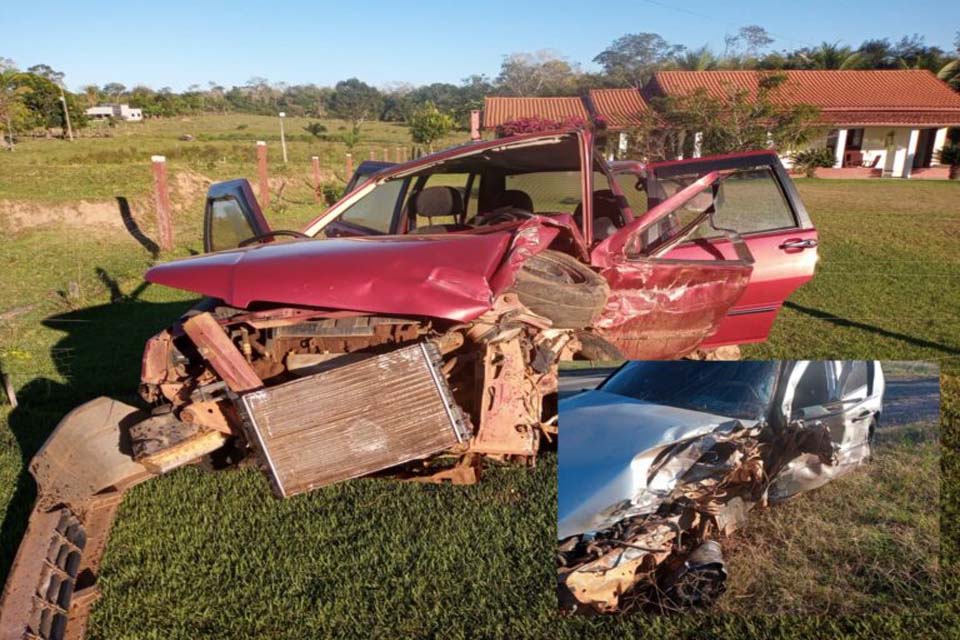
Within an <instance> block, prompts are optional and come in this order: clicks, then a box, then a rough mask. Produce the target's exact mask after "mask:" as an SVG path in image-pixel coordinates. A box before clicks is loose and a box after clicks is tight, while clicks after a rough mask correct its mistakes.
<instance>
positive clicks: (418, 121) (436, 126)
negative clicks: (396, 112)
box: [410, 102, 454, 147]
mask: <svg viewBox="0 0 960 640" xmlns="http://www.w3.org/2000/svg"><path fill="white" fill-rule="evenodd" d="M453 125H454V122H453V118H451V117H450V116H448V115H447V114H445V113H443V112H442V111H440V109H437V107H436V105H434V104H433V103H432V102H427V103H425V104H423V105H421V106H420V107H418V108H417V109H415V110H414V111H413V113H412V114H411V115H410V137H411V138H413V141H414V142H416V143H418V144H425V145H428V146H431V147H432V145H433V143H434V142H435V141H437V140H439V139H440V138H442V137H443V136H445V135H446V134H447V133H449V132H450V130H451V129H453Z"/></svg>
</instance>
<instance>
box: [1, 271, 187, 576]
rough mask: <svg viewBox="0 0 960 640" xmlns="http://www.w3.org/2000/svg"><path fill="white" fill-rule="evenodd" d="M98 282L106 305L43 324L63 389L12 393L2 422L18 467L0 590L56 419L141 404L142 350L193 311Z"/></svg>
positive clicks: (51, 384)
mask: <svg viewBox="0 0 960 640" xmlns="http://www.w3.org/2000/svg"><path fill="white" fill-rule="evenodd" d="M97 274H98V276H99V277H100V278H101V280H104V281H105V282H110V283H112V286H110V287H109V288H110V291H111V299H112V300H113V302H111V303H110V304H105V305H98V306H94V307H88V308H85V309H78V310H75V311H70V312H68V313H62V314H57V315H53V316H50V317H48V318H46V319H44V320H43V322H42V324H43V326H44V327H47V328H49V329H55V330H58V331H63V332H64V334H65V335H64V336H63V337H62V338H61V339H60V340H59V341H58V342H57V343H56V344H55V345H54V346H53V347H52V349H51V355H52V357H53V361H54V363H55V365H56V367H57V370H58V371H59V372H60V374H61V375H62V376H63V378H64V379H65V380H66V381H67V382H66V383H65V384H64V383H61V382H58V381H54V380H51V379H49V378H35V379H34V380H31V381H30V382H29V383H27V385H26V386H24V387H23V388H22V389H21V390H20V391H19V392H18V394H17V399H18V401H19V406H18V407H17V408H16V409H14V410H13V411H12V412H11V413H10V416H9V428H10V432H11V433H12V434H13V437H14V438H15V439H16V441H17V446H18V447H19V449H20V457H21V459H22V467H21V471H20V473H19V475H18V476H17V479H16V486H15V488H14V492H13V496H12V497H11V500H10V502H9V504H8V505H7V510H6V513H5V514H4V516H3V522H2V523H0V584H2V583H3V582H5V581H6V576H7V573H8V572H9V569H10V565H11V563H12V562H13V557H14V555H15V554H16V551H17V547H18V546H19V544H20V540H21V538H22V537H23V534H24V531H25V529H26V526H27V519H28V518H29V516H30V511H31V509H32V508H33V502H34V500H35V498H36V487H35V484H34V481H33V478H31V477H30V474H29V471H28V464H29V462H30V460H31V459H32V458H33V456H34V455H35V454H36V453H37V451H38V450H39V449H40V447H41V446H43V443H44V442H45V441H46V439H47V437H48V436H49V435H50V433H51V432H52V431H53V429H54V428H55V427H56V426H57V423H58V422H59V421H60V420H61V419H62V418H63V416H64V415H66V414H67V413H68V412H69V411H70V410H71V409H73V408H74V407H76V406H77V405H79V404H82V403H84V402H87V401H88V400H92V399H93V398H95V397H97V396H101V395H109V396H113V397H116V398H117V399H120V400H123V401H125V402H128V403H130V404H133V405H135V406H137V405H140V404H142V402H140V401H139V398H138V397H137V396H136V389H137V381H138V380H139V374H140V371H139V369H140V359H141V356H142V353H143V345H144V343H145V342H146V340H147V339H148V338H149V337H150V336H152V335H153V334H155V333H156V332H157V331H159V330H160V329H162V328H164V327H165V326H167V325H168V324H170V322H172V321H173V320H174V319H175V318H177V317H179V316H180V315H181V314H182V313H183V312H184V311H185V310H186V309H187V308H188V307H190V306H191V305H192V304H194V303H195V301H194V302H190V301H186V302H185V301H179V302H166V303H153V302H143V301H141V300H139V299H138V296H139V295H140V293H141V292H142V291H143V290H144V288H145V287H146V285H145V284H144V285H141V286H140V287H138V288H137V289H136V290H135V291H134V292H133V293H132V294H130V295H124V294H123V293H122V292H121V291H120V288H119V286H118V285H117V283H116V281H115V280H113V279H112V278H110V276H109V274H107V273H106V272H105V271H104V270H102V269H98V270H97Z"/></svg>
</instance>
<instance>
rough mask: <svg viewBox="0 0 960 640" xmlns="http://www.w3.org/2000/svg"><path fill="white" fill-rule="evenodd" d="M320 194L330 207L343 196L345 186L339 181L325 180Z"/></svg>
mask: <svg viewBox="0 0 960 640" xmlns="http://www.w3.org/2000/svg"><path fill="white" fill-rule="evenodd" d="M320 195H321V196H322V197H323V201H324V202H326V203H327V206H328V207H329V206H331V205H332V204H334V203H335V202H336V201H337V200H339V199H340V198H341V197H342V196H343V187H342V186H341V185H340V183H338V182H324V183H323V184H321V185H320Z"/></svg>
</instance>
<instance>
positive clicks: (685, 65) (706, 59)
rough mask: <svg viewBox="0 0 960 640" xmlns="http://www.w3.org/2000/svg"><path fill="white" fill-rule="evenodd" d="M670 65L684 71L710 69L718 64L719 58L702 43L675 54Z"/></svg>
mask: <svg viewBox="0 0 960 640" xmlns="http://www.w3.org/2000/svg"><path fill="white" fill-rule="evenodd" d="M671 66H673V67H676V68H677V69H682V70H684V71H710V70H712V69H716V68H717V67H719V66H720V60H719V59H717V56H715V55H714V54H713V51H711V50H710V47H708V46H706V45H704V46H702V47H700V48H699V49H691V50H688V51H684V52H683V53H681V54H679V55H677V56H675V57H674V59H673V61H672V63H671Z"/></svg>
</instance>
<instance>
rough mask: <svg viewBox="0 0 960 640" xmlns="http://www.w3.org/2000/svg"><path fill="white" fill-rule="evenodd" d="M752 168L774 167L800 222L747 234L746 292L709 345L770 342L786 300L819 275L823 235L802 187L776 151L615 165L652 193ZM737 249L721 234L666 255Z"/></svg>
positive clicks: (706, 256) (706, 255)
mask: <svg viewBox="0 0 960 640" xmlns="http://www.w3.org/2000/svg"><path fill="white" fill-rule="evenodd" d="M752 167H766V168H768V169H769V170H770V171H771V173H772V175H773V176H774V178H775V180H776V182H777V185H778V186H779V188H780V189H781V191H782V193H783V196H784V199H785V201H786V202H787V203H788V204H789V207H790V209H791V211H792V213H793V216H794V220H795V226H793V227H791V228H785V229H773V230H765V231H760V232H754V233H744V234H743V240H744V242H745V243H746V244H747V246H748V247H749V249H750V252H751V254H752V255H753V257H754V259H755V263H754V265H753V272H752V274H751V276H750V281H749V283H748V285H747V287H746V288H745V290H744V291H743V295H742V296H741V297H740V298H739V299H738V300H737V301H736V303H735V304H734V305H732V306H731V308H730V309H729V311H727V312H726V317H725V318H723V320H722V322H720V323H719V327H718V328H717V330H716V332H715V333H714V334H713V335H712V336H710V337H708V338H707V339H705V340H704V341H703V343H702V344H701V347H703V348H714V347H719V346H724V345H729V344H745V343H751V342H761V341H763V340H766V339H767V336H768V335H769V332H770V328H771V327H772V325H773V322H774V321H775V320H776V318H777V314H778V313H779V311H780V308H781V307H782V306H783V302H784V301H785V300H786V299H787V298H789V297H790V295H791V294H792V293H793V292H794V291H796V290H797V289H798V288H799V287H800V286H802V285H803V284H804V283H806V282H808V281H809V280H810V279H811V278H812V277H813V274H814V270H815V268H816V264H817V260H818V256H817V249H816V246H817V242H818V235H817V231H816V229H815V228H814V226H813V223H812V221H811V220H810V216H809V214H808V213H807V210H806V208H805V207H804V205H803V202H802V201H801V200H800V197H799V194H798V193H797V190H796V186H795V185H794V184H793V182H792V181H791V180H790V178H789V176H788V175H787V173H786V170H785V169H784V168H783V165H782V163H781V162H780V160H779V158H778V157H777V155H776V153H775V152H773V151H751V152H744V153H732V154H725V155H718V156H710V157H707V158H690V159H685V160H675V161H667V162H659V163H650V164H643V163H639V162H617V163H614V165H613V169H614V171H615V172H617V173H631V174H634V175H637V176H638V177H640V178H646V180H647V184H648V187H647V188H648V192H653V191H655V187H653V186H652V185H653V183H655V182H656V181H657V180H659V179H663V178H668V177H673V176H677V175H685V174H688V173H692V174H695V175H701V176H708V175H709V174H710V173H712V172H717V171H736V170H743V169H746V168H752ZM651 205H653V206H657V200H656V199H652V200H651ZM734 253H735V252H734V250H733V247H732V246H731V244H730V242H729V241H728V240H727V239H726V238H723V237H716V238H709V239H693V240H688V241H686V242H684V243H682V244H680V245H678V246H677V247H675V248H673V249H672V250H670V251H669V252H668V253H666V254H665V255H664V257H667V258H675V259H682V260H710V259H730V258H731V257H733V256H734Z"/></svg>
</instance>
